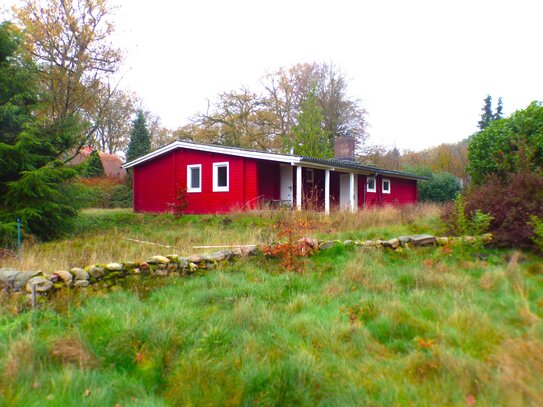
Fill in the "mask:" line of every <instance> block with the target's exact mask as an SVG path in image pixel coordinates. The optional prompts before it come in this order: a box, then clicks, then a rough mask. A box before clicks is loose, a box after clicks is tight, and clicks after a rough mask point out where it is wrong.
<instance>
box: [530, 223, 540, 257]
mask: <svg viewBox="0 0 543 407" xmlns="http://www.w3.org/2000/svg"><path fill="white" fill-rule="evenodd" d="M530 219H531V222H530V225H531V226H532V227H533V228H534V237H533V238H532V240H533V241H534V243H535V246H536V248H537V249H538V250H539V251H540V252H541V253H543V219H542V218H539V217H537V216H534V215H532V216H530Z"/></svg>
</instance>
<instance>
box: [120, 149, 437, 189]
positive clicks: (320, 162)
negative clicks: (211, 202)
mask: <svg viewBox="0 0 543 407" xmlns="http://www.w3.org/2000/svg"><path fill="white" fill-rule="evenodd" d="M178 148H186V149H189V150H199V151H207V152H212V153H218V154H228V155H233V156H238V157H247V158H256V159H260V160H269V161H276V162H283V163H290V164H292V165H295V164H304V166H306V167H312V168H322V169H330V170H334V169H345V170H350V171H354V172H357V173H360V174H375V175H385V176H386V175H388V176H395V177H401V178H409V179H417V180H427V179H428V178H427V177H422V176H419V175H414V174H409V173H405V172H400V171H391V170H385V169H381V168H377V167H374V166H371V165H363V164H360V163H358V162H356V161H346V160H338V159H335V158H332V159H322V158H312V157H305V156H301V155H294V154H281V153H274V152H268V151H260V150H251V149H246V148H239V147H230V146H221V145H216V144H203V143H194V142H190V141H174V142H172V143H170V144H167V145H165V146H163V147H160V148H158V149H156V150H154V151H152V152H150V153H149V154H146V155H144V156H142V157H139V158H136V159H135V160H132V161H130V162H127V163H125V164H124V165H123V168H125V169H128V168H131V167H134V166H137V165H140V164H142V163H144V162H146V161H149V160H152V159H153V158H156V157H159V156H161V155H162V154H165V153H167V152H169V151H172V150H175V149H178Z"/></svg>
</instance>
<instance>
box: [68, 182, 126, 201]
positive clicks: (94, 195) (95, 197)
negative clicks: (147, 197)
mask: <svg viewBox="0 0 543 407" xmlns="http://www.w3.org/2000/svg"><path fill="white" fill-rule="evenodd" d="M75 187H76V190H77V200H78V202H79V204H80V206H81V207H82V208H131V207H132V188H131V187H130V186H128V185H126V184H123V183H122V181H120V180H117V179H112V178H107V177H95V178H82V179H81V180H80V181H79V182H78V183H76V184H75Z"/></svg>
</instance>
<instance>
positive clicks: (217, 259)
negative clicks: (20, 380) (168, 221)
mask: <svg viewBox="0 0 543 407" xmlns="http://www.w3.org/2000/svg"><path fill="white" fill-rule="evenodd" d="M491 241H492V235H490V234H486V235H483V236H479V237H472V236H464V237H459V238H451V237H435V236H431V235H414V236H399V237H397V238H394V239H390V240H367V241H356V240H345V241H340V240H329V241H317V240H316V239H312V238H302V239H300V242H303V243H304V244H305V245H307V246H309V247H311V248H313V249H315V251H316V250H327V249H329V248H331V247H333V246H335V245H345V246H360V247H362V248H368V249H386V250H395V251H401V250H406V249H410V248H415V247H421V246H430V245H434V246H435V245H454V244H459V243H464V244H465V243H467V244H474V243H477V242H480V243H484V244H486V243H490V242H491ZM261 252H262V250H261V248H260V247H258V246H247V247H240V248H235V249H233V250H221V251H216V252H212V253H204V254H193V255H191V256H188V257H181V256H178V255H177V254H170V255H167V256H153V257H151V258H150V259H147V260H146V261H125V262H120V263H108V264H92V265H89V266H86V267H84V268H78V267H74V268H72V269H70V270H58V271H55V272H53V273H43V272H41V271H17V270H13V269H7V268H2V269H0V290H3V291H4V292H5V293H7V294H8V295H10V294H11V293H19V294H18V296H19V297H20V296H21V295H24V293H25V292H26V293H28V294H29V295H30V293H32V292H34V293H35V295H38V296H40V297H47V296H48V295H49V294H50V293H52V292H54V291H56V290H60V289H64V288H69V289H85V288H87V287H89V286H97V287H99V288H111V287H113V286H116V285H119V284H122V282H123V281H124V280H125V279H126V278H127V277H128V276H151V277H161V276H167V275H178V276H181V277H183V276H187V275H189V274H191V273H194V272H196V271H198V270H213V269H215V268H217V267H218V266H219V265H221V264H227V263H230V262H233V261H235V260H236V259H238V258H240V257H247V256H251V255H256V254H259V253H261Z"/></svg>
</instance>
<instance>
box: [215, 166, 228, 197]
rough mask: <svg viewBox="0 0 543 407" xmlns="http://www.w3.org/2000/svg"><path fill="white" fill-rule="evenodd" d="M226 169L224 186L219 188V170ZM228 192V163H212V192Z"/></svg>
mask: <svg viewBox="0 0 543 407" xmlns="http://www.w3.org/2000/svg"><path fill="white" fill-rule="evenodd" d="M222 167H226V186H225V187H223V186H219V185H218V182H219V176H218V175H219V168H222ZM228 191H230V163H229V162H221V163H213V192H228Z"/></svg>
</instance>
